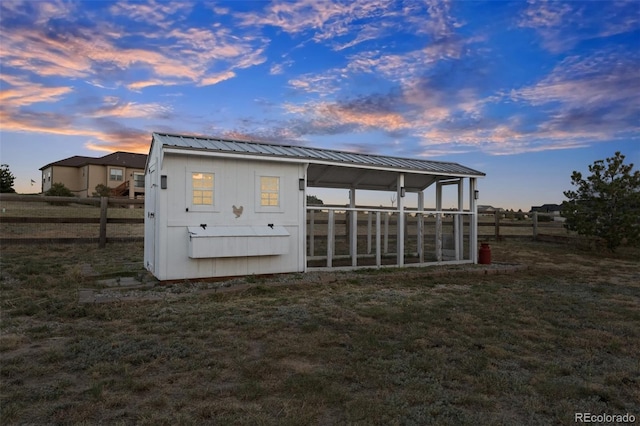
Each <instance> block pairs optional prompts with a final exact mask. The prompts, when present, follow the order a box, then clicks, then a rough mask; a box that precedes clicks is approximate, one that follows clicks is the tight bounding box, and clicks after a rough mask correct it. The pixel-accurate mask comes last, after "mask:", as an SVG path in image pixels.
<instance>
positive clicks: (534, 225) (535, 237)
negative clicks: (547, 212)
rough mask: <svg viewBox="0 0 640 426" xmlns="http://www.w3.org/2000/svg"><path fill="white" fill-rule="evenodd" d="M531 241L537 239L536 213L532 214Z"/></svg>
mask: <svg viewBox="0 0 640 426" xmlns="http://www.w3.org/2000/svg"><path fill="white" fill-rule="evenodd" d="M533 239H534V240H537V239H538V212H533Z"/></svg>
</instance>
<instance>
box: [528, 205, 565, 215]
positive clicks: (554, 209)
mask: <svg viewBox="0 0 640 426" xmlns="http://www.w3.org/2000/svg"><path fill="white" fill-rule="evenodd" d="M561 210H562V206H561V205H560V204H543V205H541V206H531V210H529V212H531V213H533V212H538V213H553V214H556V215H559V214H560V211H561Z"/></svg>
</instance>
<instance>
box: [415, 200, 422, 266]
mask: <svg viewBox="0 0 640 426" xmlns="http://www.w3.org/2000/svg"><path fill="white" fill-rule="evenodd" d="M423 210H424V191H420V192H418V212H422V211H423ZM416 219H417V221H418V222H417V227H418V229H417V230H416V234H417V238H418V241H417V247H418V259H419V260H418V261H419V262H420V263H423V262H424V214H423V213H418V214H416Z"/></svg>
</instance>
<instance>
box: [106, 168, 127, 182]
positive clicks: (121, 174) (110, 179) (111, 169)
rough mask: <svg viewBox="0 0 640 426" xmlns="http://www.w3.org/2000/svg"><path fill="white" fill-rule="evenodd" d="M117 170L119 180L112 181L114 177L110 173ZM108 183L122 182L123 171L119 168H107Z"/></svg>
mask: <svg viewBox="0 0 640 426" xmlns="http://www.w3.org/2000/svg"><path fill="white" fill-rule="evenodd" d="M114 170H117V171H119V172H120V179H113V178H112V177H113V176H114V175H113V174H112V172H113V171H114ZM109 181H110V182H124V169H123V168H121V167H109Z"/></svg>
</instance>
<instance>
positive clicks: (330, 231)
mask: <svg viewBox="0 0 640 426" xmlns="http://www.w3.org/2000/svg"><path fill="white" fill-rule="evenodd" d="M333 215H334V211H333V210H329V217H328V219H327V268H331V266H332V265H333V250H334V242H335V234H334V226H333Z"/></svg>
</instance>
